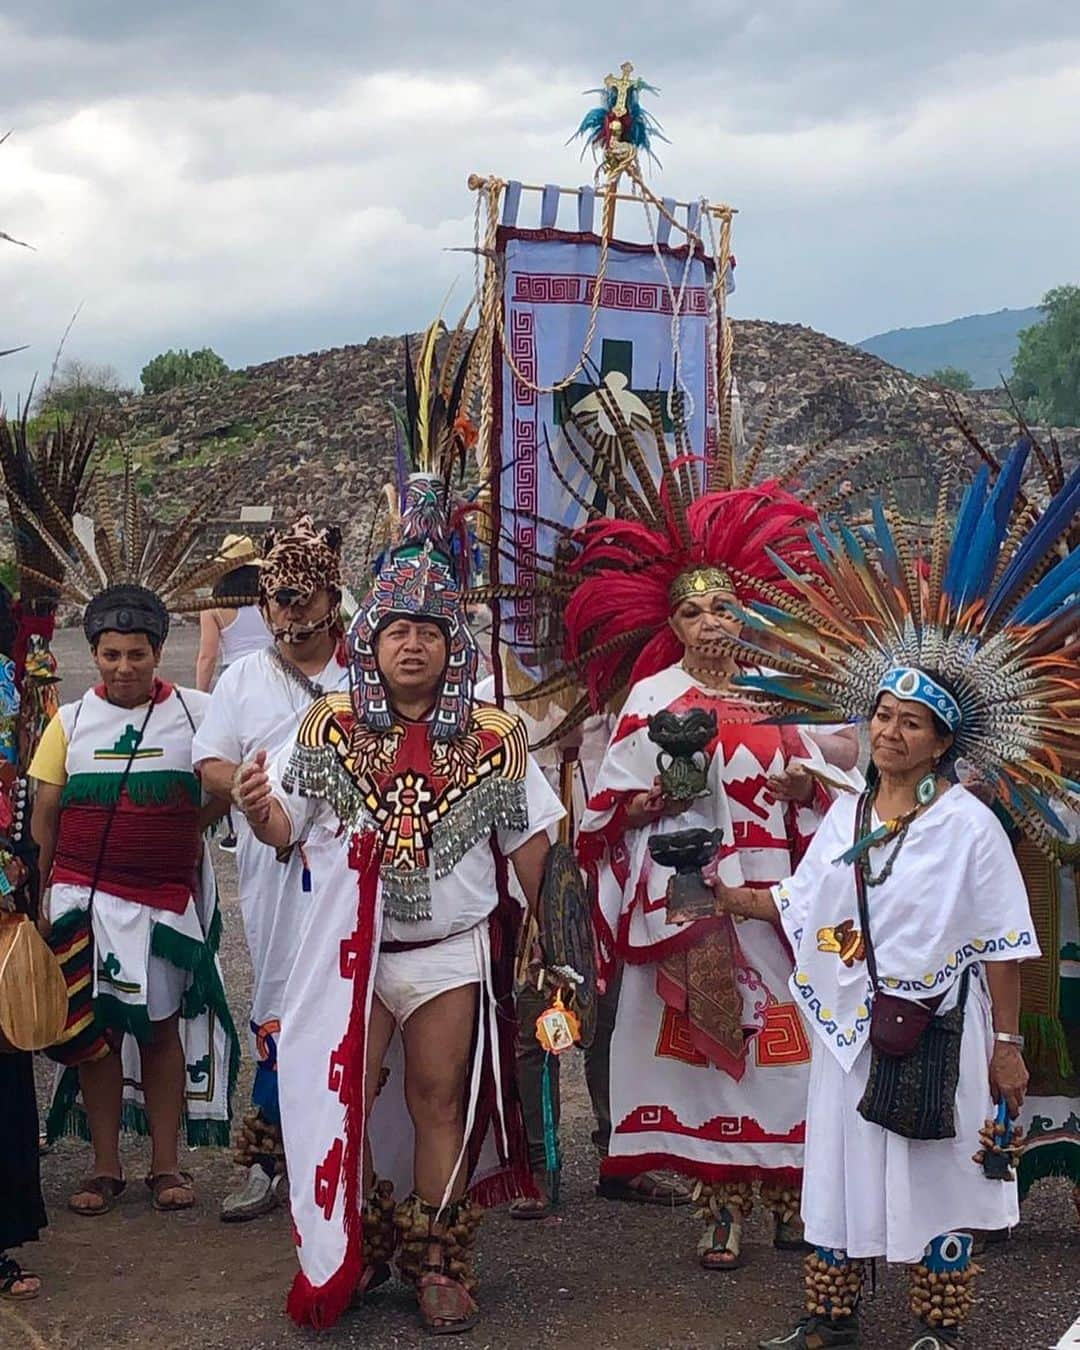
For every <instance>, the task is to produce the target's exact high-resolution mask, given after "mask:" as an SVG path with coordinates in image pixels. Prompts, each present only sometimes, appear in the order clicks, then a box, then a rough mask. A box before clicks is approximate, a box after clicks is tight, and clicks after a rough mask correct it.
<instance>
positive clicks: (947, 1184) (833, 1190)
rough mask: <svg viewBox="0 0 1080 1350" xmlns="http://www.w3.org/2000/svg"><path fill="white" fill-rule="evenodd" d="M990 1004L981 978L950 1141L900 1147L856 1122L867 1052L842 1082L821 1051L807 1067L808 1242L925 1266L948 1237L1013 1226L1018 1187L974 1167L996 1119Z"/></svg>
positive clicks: (975, 986)
mask: <svg viewBox="0 0 1080 1350" xmlns="http://www.w3.org/2000/svg"><path fill="white" fill-rule="evenodd" d="M992 1050H993V1033H992V1024H991V1020H990V999H989V995H988V993H987V992H986V988H985V985H984V983H983V978H982V975H981V973H980V974H979V975H978V977H977V978H974V979H972V981H971V986H970V991H969V994H968V1001H967V1007H966V1009H965V1014H964V1034H963V1040H962V1043H961V1050H960V1081H959V1085H958V1087H957V1093H956V1137H955V1138H954V1139H932V1140H931V1139H927V1140H921V1139H902V1138H901V1137H900V1136H899V1135H895V1134H890V1133H889V1131H888V1130H884V1129H882V1127H881V1126H880V1125H872V1124H871V1123H870V1122H869V1121H866V1120H864V1119H863V1118H862V1116H861V1115H859V1112H858V1110H857V1106H858V1103H859V1100H860V1098H861V1097H862V1094H863V1091H864V1089H865V1087H866V1081H867V1078H868V1077H869V1074H870V1047H869V1045H867V1046H865V1047H864V1049H863V1052H862V1054H861V1055H860V1056H859V1057H858V1059H856V1061H855V1063H854V1064H853V1065H852V1068H851V1071H850V1073H847V1074H845V1073H844V1071H843V1070H842V1069H841V1067H840V1065H839V1064H838V1063H837V1062H836V1059H835V1058H834V1057H833V1055H832V1054H831V1053H830V1052H829V1051H828V1050H827V1049H825V1048H824V1047H823V1046H822V1045H821V1044H820V1043H817V1044H815V1046H814V1057H813V1063H812V1064H811V1067H810V1100H809V1105H808V1111H807V1122H806V1162H805V1172H804V1178H803V1196H802V1216H803V1221H804V1223H805V1224H806V1239H807V1241H808V1242H812V1243H814V1245H815V1246H818V1247H833V1248H837V1249H839V1250H842V1251H846V1252H847V1253H848V1255H849V1256H851V1257H869V1256H884V1257H885V1258H886V1259H887V1260H889V1261H902V1262H913V1261H919V1260H920V1259H921V1258H922V1255H923V1252H924V1251H925V1249H926V1246H927V1244H928V1243H929V1242H930V1241H931V1240H932V1239H933V1238H935V1237H937V1236H938V1235H939V1234H941V1233H947V1232H951V1231H954V1230H957V1229H959V1230H962V1231H970V1230H971V1229H996V1228H1007V1227H1011V1226H1012V1225H1013V1224H1015V1223H1016V1222H1017V1220H1018V1218H1019V1206H1018V1202H1017V1192H1016V1183H1015V1182H1003V1181H988V1180H987V1179H986V1177H984V1176H983V1173H982V1169H981V1167H979V1165H978V1164H977V1163H974V1162H972V1154H974V1153H975V1152H976V1151H977V1150H978V1148H979V1129H980V1128H981V1126H982V1124H983V1122H984V1120H986V1118H987V1117H988V1116H992V1115H993V1114H994V1104H993V1100H992V1098H991V1095H990V1083H989V1075H988V1072H987V1066H988V1065H989V1063H990V1055H991V1052H992Z"/></svg>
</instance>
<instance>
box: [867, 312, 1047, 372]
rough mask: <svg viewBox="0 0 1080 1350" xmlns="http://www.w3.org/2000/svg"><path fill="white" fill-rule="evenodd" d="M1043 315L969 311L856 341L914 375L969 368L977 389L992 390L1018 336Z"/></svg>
mask: <svg viewBox="0 0 1080 1350" xmlns="http://www.w3.org/2000/svg"><path fill="white" fill-rule="evenodd" d="M1042 317H1043V316H1042V311H1041V310H1040V309H1037V308H1031V309H999V310H998V311H997V313H996V314H969V315H968V316H967V317H966V318H963V319H953V320H952V321H951V322H950V323H934V324H929V325H927V326H926V327H924V328H894V329H892V330H891V331H890V332H888V333H878V334H877V336H876V337H869V338H866V339H865V341H863V342H860V343H859V344H858V345H859V347H861V348H862V350H863V351H865V352H870V353H871V354H872V355H874V356H880V357H881V359H882V360H883V361H888V362H889V363H890V365H894V366H899V367H900V369H901V370H908V371H911V372H912V373H913V374H915V375H929V374H930V372H931V371H932V370H940V369H941V367H942V366H955V367H956V368H957V369H958V370H966V371H967V373H968V374H969V375H970V376H971V378H972V379H973V380H974V381H975V388H976V389H992V388H995V387H996V386H997V385H999V384H1000V383H1001V376H1002V375H1005V376H1006V377H1008V375H1009V373H1010V371H1011V370H1012V363H1013V358H1014V357H1015V356H1016V347H1017V340H1016V339H1017V334H1018V333H1019V332H1020V330H1021V329H1022V328H1030V327H1031V325H1032V324H1035V323H1039V322H1040V321H1041V319H1042Z"/></svg>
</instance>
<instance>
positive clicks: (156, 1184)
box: [146, 1172, 195, 1214]
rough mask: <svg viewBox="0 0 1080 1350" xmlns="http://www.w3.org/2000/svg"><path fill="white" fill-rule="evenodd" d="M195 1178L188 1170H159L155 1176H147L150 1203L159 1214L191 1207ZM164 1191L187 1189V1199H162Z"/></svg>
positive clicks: (193, 1197) (193, 1199)
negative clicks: (150, 1197)
mask: <svg viewBox="0 0 1080 1350" xmlns="http://www.w3.org/2000/svg"><path fill="white" fill-rule="evenodd" d="M194 1183H195V1178H194V1177H193V1176H192V1175H191V1173H190V1172H159V1173H158V1174H157V1176H148V1177H147V1178H146V1185H147V1187H148V1188H149V1190H150V1194H151V1196H152V1199H151V1201H150V1203H151V1204H152V1205H153V1207H154V1208H155V1209H156V1210H157V1211H158V1213H159V1214H171V1213H172V1212H173V1211H174V1210H179V1209H191V1207H192V1206H193V1205H194V1203H195V1185H194ZM166 1191H187V1192H188V1196H189V1198H188V1199H187V1200H162V1198H161V1197H162V1196H163V1195H164V1193H165V1192H166Z"/></svg>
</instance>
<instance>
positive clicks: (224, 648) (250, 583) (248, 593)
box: [195, 534, 273, 853]
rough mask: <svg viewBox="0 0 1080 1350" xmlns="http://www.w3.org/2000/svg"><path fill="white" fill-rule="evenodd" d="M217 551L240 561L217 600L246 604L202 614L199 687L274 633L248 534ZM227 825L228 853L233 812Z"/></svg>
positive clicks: (224, 842) (232, 848) (206, 687)
mask: <svg viewBox="0 0 1080 1350" xmlns="http://www.w3.org/2000/svg"><path fill="white" fill-rule="evenodd" d="M217 556H218V557H219V558H221V559H222V560H223V561H230V562H235V563H236V567H235V568H234V569H233V570H232V571H231V572H226V574H225V575H224V576H223V577H222V578H221V579H220V580H219V581H218V582H217V584H216V585H215V586H214V591H213V594H214V598H215V599H216V600H244V601H245V602H246V603H244V604H222V605H221V607H220V608H217V609H206V610H203V612H202V613H201V614H200V615H199V651H198V654H197V655H196V657H195V688H196V689H199V690H201V691H202V692H203V693H204V694H208V693H209V692H210V689H211V686H212V685H213V683H214V674H215V672H217V671H218V666H219V662H220V674H221V675H224V673H225V672H226V671H227V670H228V668H229V667H230V666H231V665H234V664H235V663H236V662H237V661H239V660H240V658H241V657H243V656H247V655H248V654H249V652H257V651H260V650H261V649H262V648H264V647H269V646H270V644H271V642H272V641H273V638H272V637H271V636H270V630H269V628H267V626H266V620H265V618H264V617H263V612H262V610H261V609H260V608H259V607H258V606H257V605H255V604H254V603H252V602H253V601H254V600H256V599H257V598H258V594H259V566H258V552H257V550H256V548H255V545H254V543H253V542H252V541H251V539H250V538H249V537H248V536H247V535H246V534H227V535H226V536H225V538H224V539H223V540H222V541H221V548H220V549H218V554H217ZM226 821H227V831H226V834H225V836H224V838H222V839H221V840H220V842H219V844H218V847H219V848H221V849H222V850H223V851H224V852H226V853H235V852H236V830H235V829H234V827H233V819H232V813H231V812H230V813H229V814H228V815H227V816H226Z"/></svg>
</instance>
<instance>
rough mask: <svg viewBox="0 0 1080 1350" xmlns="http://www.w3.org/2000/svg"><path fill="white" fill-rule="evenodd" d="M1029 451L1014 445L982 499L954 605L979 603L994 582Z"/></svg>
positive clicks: (1025, 444) (1028, 447) (1023, 444)
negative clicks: (992, 484)
mask: <svg viewBox="0 0 1080 1350" xmlns="http://www.w3.org/2000/svg"><path fill="white" fill-rule="evenodd" d="M1030 451H1031V443H1030V441H1026V440H1024V441H1019V442H1017V444H1016V445H1015V446H1014V447H1013V449H1012V450H1011V451H1010V452H1009V456H1008V458H1007V459H1006V461H1005V464H1004V466H1003V468H1002V470H1001V472H1000V473H999V474H998V476H997V480H996V482H995V483H994V486H993V488H992V489H991V491H990V494H989V496H988V497H987V499H986V502H985V504H984V506H983V509H982V511H981V513H980V515H979V519H978V521H977V522H976V523H975V528H974V530H973V532H972V536H971V539H970V542H969V544H968V548H967V553H966V556H965V559H964V566H963V571H962V574H961V576H960V578H958V593H957V598H956V603H957V605H965V604H971V603H972V602H973V601H975V600H981V599H983V598H984V596H985V595H986V592H987V590H988V589H989V587H990V583H991V582H992V581H993V579H994V572H995V570H996V568H997V561H998V554H999V553H1000V551H1001V544H1002V541H1003V540H1004V538H1005V534H1006V532H1007V530H1008V528H1009V521H1010V519H1011V518H1012V512H1013V508H1014V506H1015V505H1016V497H1017V494H1018V493H1019V491H1020V479H1021V477H1022V476H1023V472H1024V467H1025V465H1026V464H1027V459H1028V455H1029V453H1030Z"/></svg>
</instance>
